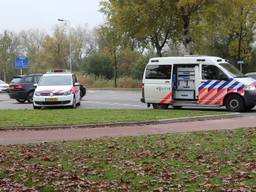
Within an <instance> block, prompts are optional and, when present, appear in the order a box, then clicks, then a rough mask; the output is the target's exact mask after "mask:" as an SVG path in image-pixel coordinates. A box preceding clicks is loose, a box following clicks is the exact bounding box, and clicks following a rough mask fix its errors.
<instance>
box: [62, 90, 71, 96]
mask: <svg viewBox="0 0 256 192" xmlns="http://www.w3.org/2000/svg"><path fill="white" fill-rule="evenodd" d="M63 95H71V91H70V90H69V91H64V93H63Z"/></svg>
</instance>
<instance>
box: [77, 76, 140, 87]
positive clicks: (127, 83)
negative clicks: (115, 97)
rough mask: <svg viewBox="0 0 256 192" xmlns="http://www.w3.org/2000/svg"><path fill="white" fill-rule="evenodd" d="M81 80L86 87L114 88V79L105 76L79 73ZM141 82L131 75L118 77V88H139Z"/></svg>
mask: <svg viewBox="0 0 256 192" xmlns="http://www.w3.org/2000/svg"><path fill="white" fill-rule="evenodd" d="M77 76H78V79H79V82H80V83H81V84H83V85H85V86H86V87H90V88H114V80H113V79H111V80H109V79H106V78H103V77H97V76H95V75H89V74H81V73H78V74H77ZM140 85H141V82H140V81H139V80H134V79H132V78H131V77H121V78H118V79H117V87H118V88H139V87H140Z"/></svg>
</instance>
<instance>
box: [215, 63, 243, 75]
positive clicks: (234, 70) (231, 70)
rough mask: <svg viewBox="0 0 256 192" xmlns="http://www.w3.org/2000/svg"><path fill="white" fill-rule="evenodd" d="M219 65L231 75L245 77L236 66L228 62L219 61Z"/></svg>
mask: <svg viewBox="0 0 256 192" xmlns="http://www.w3.org/2000/svg"><path fill="white" fill-rule="evenodd" d="M220 66H221V67H223V68H224V69H226V70H227V71H228V73H229V74H230V75H231V76H232V77H246V76H245V75H244V74H243V73H242V72H240V71H239V70H238V69H237V68H236V67H234V66H233V65H231V64H229V63H220Z"/></svg>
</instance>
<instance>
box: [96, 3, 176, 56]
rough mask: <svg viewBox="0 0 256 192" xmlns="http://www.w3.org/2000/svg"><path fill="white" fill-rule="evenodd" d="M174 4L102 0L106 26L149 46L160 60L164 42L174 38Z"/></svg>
mask: <svg viewBox="0 0 256 192" xmlns="http://www.w3.org/2000/svg"><path fill="white" fill-rule="evenodd" d="M175 3H176V1H175V0H174V1H164V0H147V1H144V0H130V1H123V0H111V1H110V0H102V2H101V6H102V9H101V10H102V12H103V13H104V14H105V15H106V16H107V20H108V22H109V24H110V25H111V26H112V27H113V28H115V29H116V30H117V31H119V32H120V33H121V34H124V35H125V36H127V37H129V38H132V39H135V40H137V41H139V42H141V43H142V44H143V43H145V42H146V43H150V44H151V45H152V46H153V47H154V48H155V49H156V51H157V55H158V56H162V49H163V48H164V46H165V45H166V43H167V41H168V40H169V39H170V38H171V39H173V40H174V39H176V37H177V36H178V31H179V28H178V25H177V21H178V18H177V14H176V8H175V7H176V4H175Z"/></svg>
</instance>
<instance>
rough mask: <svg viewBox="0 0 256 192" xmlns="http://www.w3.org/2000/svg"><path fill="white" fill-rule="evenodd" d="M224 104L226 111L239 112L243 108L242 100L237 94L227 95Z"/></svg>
mask: <svg viewBox="0 0 256 192" xmlns="http://www.w3.org/2000/svg"><path fill="white" fill-rule="evenodd" d="M225 106H226V108H227V110H228V111H233V112H241V111H244V110H245V105H244V100H243V98H242V97H240V96H239V95H229V96H228V97H227V98H226V101H225Z"/></svg>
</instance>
